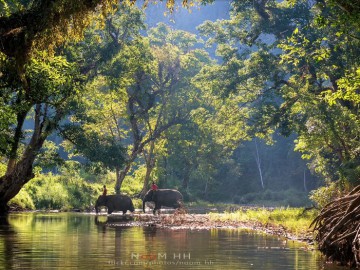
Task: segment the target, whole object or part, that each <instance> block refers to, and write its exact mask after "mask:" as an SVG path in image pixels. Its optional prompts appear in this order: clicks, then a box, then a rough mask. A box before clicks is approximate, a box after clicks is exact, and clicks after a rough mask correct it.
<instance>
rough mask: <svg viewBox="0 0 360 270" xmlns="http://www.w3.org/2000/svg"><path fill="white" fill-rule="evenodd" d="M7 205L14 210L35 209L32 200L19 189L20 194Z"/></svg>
mask: <svg viewBox="0 0 360 270" xmlns="http://www.w3.org/2000/svg"><path fill="white" fill-rule="evenodd" d="M9 205H10V207H12V208H15V209H22V210H24V209H27V210H35V209H36V206H35V204H34V201H33V199H32V198H31V196H30V195H29V193H28V192H27V191H26V190H25V189H21V190H20V192H19V193H18V194H17V195H16V196H15V197H14V198H12V199H11V200H10V202H9Z"/></svg>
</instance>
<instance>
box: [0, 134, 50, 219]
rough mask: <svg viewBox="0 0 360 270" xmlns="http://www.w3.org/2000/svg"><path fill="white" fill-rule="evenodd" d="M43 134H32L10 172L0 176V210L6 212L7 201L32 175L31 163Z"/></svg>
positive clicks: (41, 143) (42, 140)
mask: <svg viewBox="0 0 360 270" xmlns="http://www.w3.org/2000/svg"><path fill="white" fill-rule="evenodd" d="M45 138H46V137H45V136H41V137H40V136H38V134H35V133H34V135H33V137H32V139H31V142H30V144H29V145H28V147H27V148H26V150H25V152H24V154H23V156H22V158H21V160H20V161H19V162H18V163H17V164H16V165H15V167H14V168H13V169H12V170H11V172H10V173H8V174H6V175H4V176H2V177H1V178H0V211H1V213H6V212H7V211H8V210H9V208H8V206H7V204H8V202H9V201H10V200H11V199H12V198H14V197H15V196H16V195H17V194H18V193H19V191H20V190H21V188H22V187H23V186H24V185H25V184H26V183H27V182H28V181H29V180H31V179H32V178H33V177H34V173H33V163H34V160H35V158H36V156H37V153H38V151H39V150H40V148H41V147H42V145H43V143H44V141H45Z"/></svg>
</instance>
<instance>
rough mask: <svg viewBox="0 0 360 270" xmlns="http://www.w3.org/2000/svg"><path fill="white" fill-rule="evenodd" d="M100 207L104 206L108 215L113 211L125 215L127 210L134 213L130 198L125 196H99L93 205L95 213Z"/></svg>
mask: <svg viewBox="0 0 360 270" xmlns="http://www.w3.org/2000/svg"><path fill="white" fill-rule="evenodd" d="M100 206H106V208H107V212H108V214H111V213H112V212H114V211H122V212H123V215H125V213H126V212H127V210H130V212H134V211H135V208H134V205H133V202H132V200H131V198H130V197H129V196H126V195H100V196H99V198H98V199H97V200H96V203H95V211H96V213H98V212H99V207H100Z"/></svg>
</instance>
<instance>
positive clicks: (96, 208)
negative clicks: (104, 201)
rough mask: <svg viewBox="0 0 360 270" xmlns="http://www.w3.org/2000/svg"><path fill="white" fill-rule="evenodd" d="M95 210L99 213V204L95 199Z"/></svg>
mask: <svg viewBox="0 0 360 270" xmlns="http://www.w3.org/2000/svg"><path fill="white" fill-rule="evenodd" d="M95 212H96V214H97V213H99V204H98V202H97V201H96V203H95Z"/></svg>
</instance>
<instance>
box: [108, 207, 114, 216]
mask: <svg viewBox="0 0 360 270" xmlns="http://www.w3.org/2000/svg"><path fill="white" fill-rule="evenodd" d="M113 211H114V209H113V208H112V207H108V214H109V215H110V214H111V213H112V212H113Z"/></svg>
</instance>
